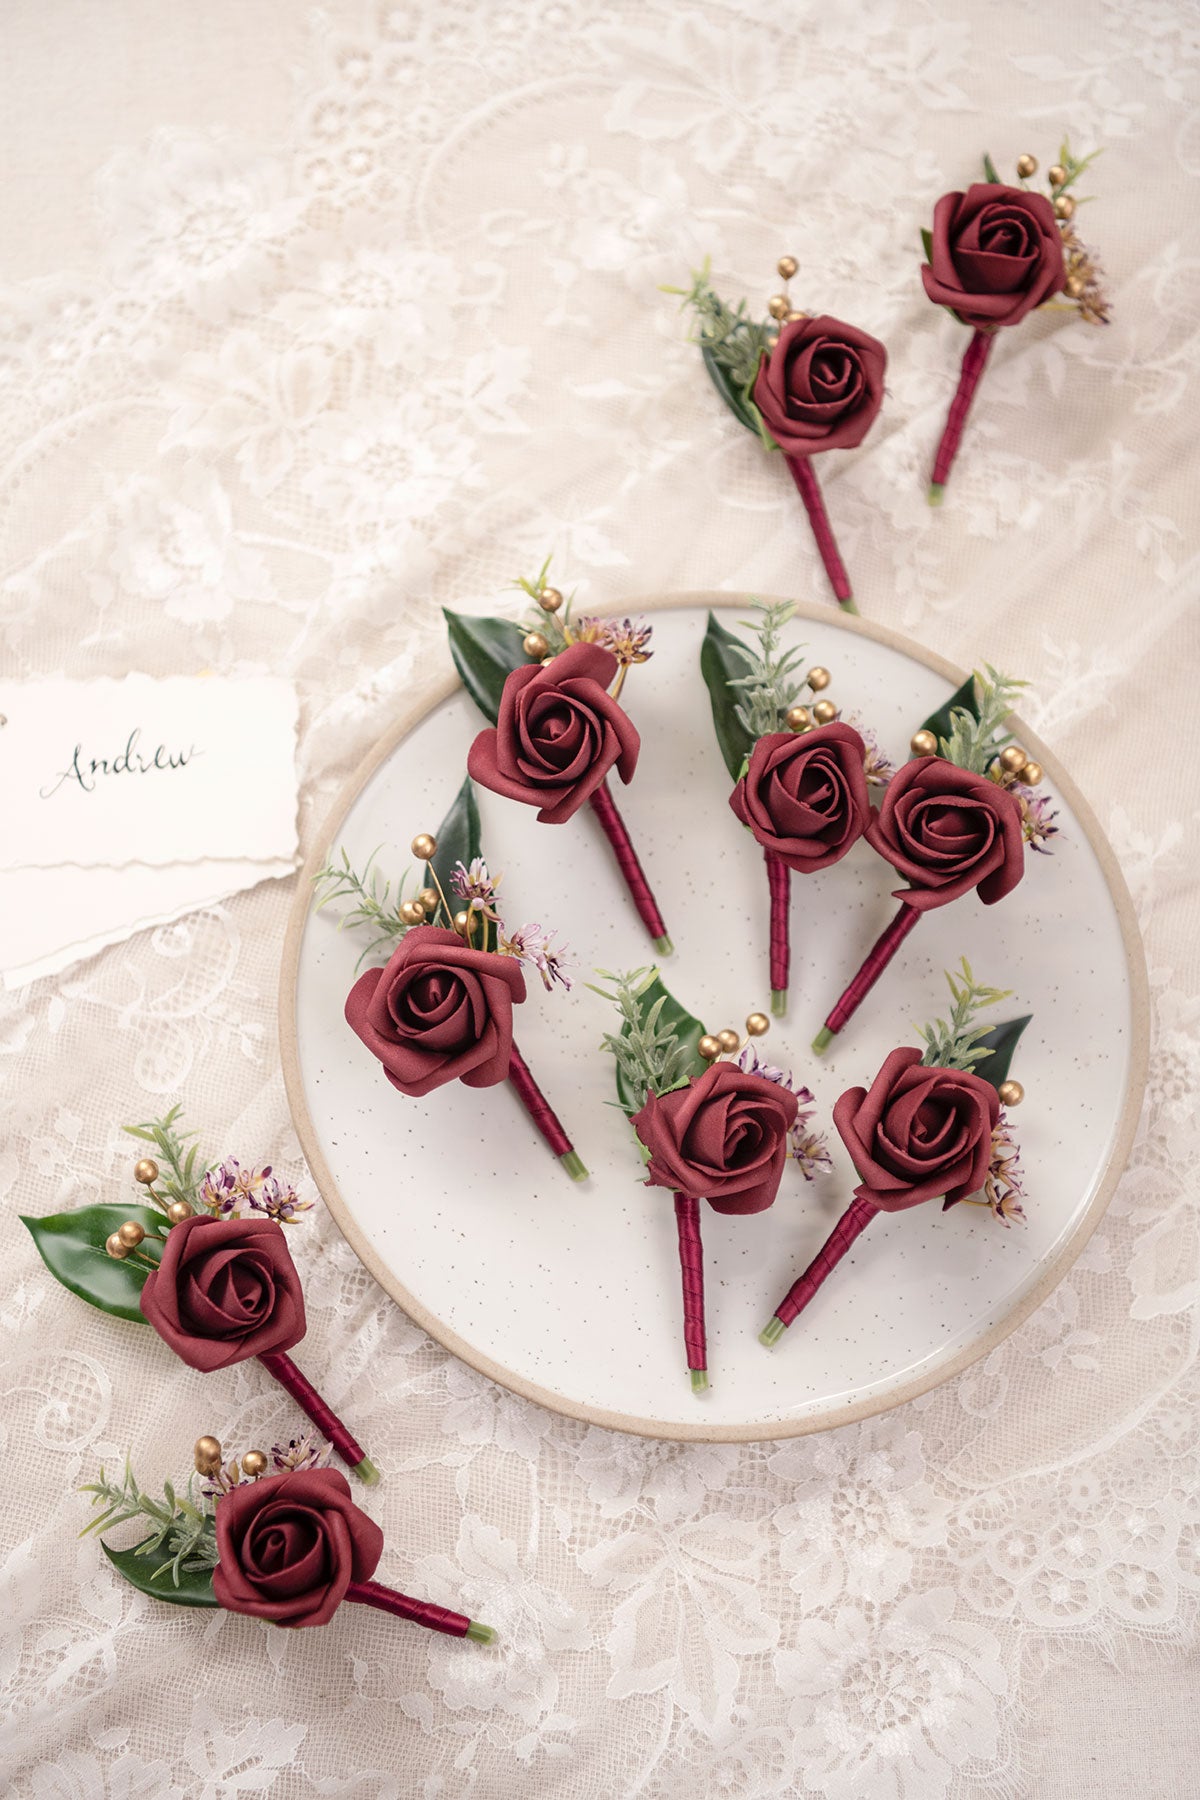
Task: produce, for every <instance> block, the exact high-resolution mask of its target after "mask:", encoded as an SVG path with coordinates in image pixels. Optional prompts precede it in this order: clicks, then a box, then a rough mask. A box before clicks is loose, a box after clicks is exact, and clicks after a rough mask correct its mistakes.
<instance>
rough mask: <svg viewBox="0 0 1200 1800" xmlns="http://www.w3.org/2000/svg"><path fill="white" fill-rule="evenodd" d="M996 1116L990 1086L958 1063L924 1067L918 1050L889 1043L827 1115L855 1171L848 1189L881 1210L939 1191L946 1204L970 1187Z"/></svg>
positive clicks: (986, 1159)
mask: <svg viewBox="0 0 1200 1800" xmlns="http://www.w3.org/2000/svg"><path fill="white" fill-rule="evenodd" d="M999 1116H1000V1100H999V1097H998V1095H997V1093H996V1090H995V1088H994V1087H992V1086H991V1085H990V1084H989V1083H988V1082H986V1081H984V1080H983V1079H982V1078H981V1077H980V1076H978V1075H972V1074H971V1073H970V1072H969V1071H968V1070H966V1069H941V1068H926V1067H925V1066H924V1065H923V1064H922V1062H921V1052H920V1051H919V1050H913V1049H907V1050H893V1051H892V1053H891V1055H890V1056H889V1057H888V1058H887V1060H886V1061H885V1063H884V1065H883V1067H882V1068H881V1069H880V1071H879V1073H878V1075H877V1076H876V1077H875V1080H874V1081H873V1082H872V1083H871V1088H870V1091H869V1092H868V1091H867V1089H866V1088H861V1087H856V1088H850V1089H848V1090H847V1092H846V1093H844V1094H843V1095H842V1097H841V1099H840V1100H838V1101H837V1103H836V1105H835V1106H834V1109H833V1122H834V1124H835V1125H836V1126H837V1129H838V1134H839V1136H840V1137H841V1140H842V1142H843V1143H844V1144H845V1146H846V1148H847V1150H848V1151H849V1152H850V1160H851V1161H852V1162H853V1164H854V1167H855V1168H856V1169H857V1171H858V1173H859V1175H860V1176H861V1178H862V1179H861V1181H860V1183H859V1186H858V1187H856V1188H855V1190H854V1191H855V1193H856V1194H857V1195H858V1197H859V1199H861V1200H866V1201H869V1202H870V1204H871V1205H872V1206H876V1207H878V1208H879V1210H880V1211H881V1212H902V1211H903V1210H904V1208H905V1207H908V1206H916V1205H917V1204H918V1202H920V1201H922V1200H932V1199H934V1198H936V1197H937V1196H938V1195H939V1194H940V1195H942V1196H943V1198H944V1201H945V1204H946V1206H953V1205H954V1202H955V1201H956V1200H962V1199H964V1198H965V1197H966V1195H968V1194H975V1193H978V1191H979V1189H980V1188H981V1187H982V1186H983V1184H984V1181H985V1179H986V1177H987V1172H988V1166H989V1164H990V1163H991V1160H992V1132H993V1130H994V1128H995V1125H996V1121H997V1119H998V1118H999Z"/></svg>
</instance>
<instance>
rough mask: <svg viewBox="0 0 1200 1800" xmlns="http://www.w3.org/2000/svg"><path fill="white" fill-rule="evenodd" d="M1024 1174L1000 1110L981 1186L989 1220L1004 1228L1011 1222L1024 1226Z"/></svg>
mask: <svg viewBox="0 0 1200 1800" xmlns="http://www.w3.org/2000/svg"><path fill="white" fill-rule="evenodd" d="M1024 1183H1025V1171H1024V1169H1022V1167H1021V1154H1020V1151H1019V1150H1018V1148H1017V1141H1016V1139H1015V1138H1014V1136H1013V1133H1012V1125H1011V1123H1010V1121H1009V1117H1008V1114H1007V1113H1006V1112H1005V1111H1004V1109H1003V1107H1001V1109H1000V1117H999V1119H998V1120H997V1122H996V1128H995V1130H994V1131H993V1132H992V1160H991V1163H990V1165H989V1167H988V1172H987V1180H986V1181H985V1182H984V1184H983V1196H984V1204H986V1205H987V1206H989V1207H990V1208H991V1212H992V1217H993V1218H994V1219H999V1221H1000V1223H1001V1224H1002V1225H1003V1226H1005V1227H1007V1226H1008V1225H1010V1224H1011V1222H1012V1220H1013V1219H1020V1221H1021V1223H1022V1224H1024V1223H1025V1208H1024V1207H1023V1206H1022V1204H1021V1202H1022V1200H1023V1199H1024V1198H1025V1185H1024Z"/></svg>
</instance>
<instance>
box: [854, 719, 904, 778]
mask: <svg viewBox="0 0 1200 1800" xmlns="http://www.w3.org/2000/svg"><path fill="white" fill-rule="evenodd" d="M846 723H847V724H848V725H853V727H854V729H855V731H857V733H858V735H859V737H860V738H861V739H862V741H863V743H864V744H865V745H866V747H867V754H866V760H865V761H864V763H863V774H864V775H865V776H866V778H867V785H868V787H877V788H885V787H886V786H887V784H888V782H889V781H890V780H891V779H892V776H893V775H894V774H895V773H896V765H895V763H894V762H893V761H892V759H891V757H890V756H888V754H887V752H886V751H885V750H884V749H883V748H882V746H881V745H880V742H879V739H878V737H877V736H876V735H875V733H874V732H873V731H872V730H871V727H870V726H869V725H868V724H867V723H866V722H865V720H864V719H863V717H862V715H861V714H860V713H856V712H855V713H850V714H849V716H848V717H847V719H846Z"/></svg>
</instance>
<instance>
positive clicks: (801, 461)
mask: <svg viewBox="0 0 1200 1800" xmlns="http://www.w3.org/2000/svg"><path fill="white" fill-rule="evenodd" d="M783 460H784V462H786V464H787V466H788V468H789V469H790V470H791V472H792V480H793V481H794V482H795V484H796V487H797V489H798V490H799V494H800V498H801V499H802V500H803V502H804V510H805V512H806V513H807V514H808V522H809V524H810V525H811V526H812V534H813V537H814V538H815V539H816V543H817V549H818V550H819V551H820V553H821V561H822V562H823V563H824V565H825V573H826V575H828V577H829V585H830V587H831V588H832V589H833V591H834V594H835V595H836V596H837V602H838V605H839V606H844V607H845V608H846V610H847V612H857V611H858V608H857V607H856V606H855V604H854V592H853V589H852V588H851V586H850V577H849V576H848V575H847V573H846V565H845V563H844V562H843V561H842V559H841V555H840V554H839V551H838V547H837V540H836V538H835V537H834V535H833V526H832V525H831V524H830V523H829V514H828V513H827V512H826V511H825V502H824V500H822V498H821V489H820V487H819V486H818V485H817V478H816V475H815V474H814V473H813V466H812V458H811V457H809V456H785V457H784V459H783Z"/></svg>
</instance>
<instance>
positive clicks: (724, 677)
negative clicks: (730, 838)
mask: <svg viewBox="0 0 1200 1800" xmlns="http://www.w3.org/2000/svg"><path fill="white" fill-rule="evenodd" d="M739 641H740V640H739V639H738V638H736V637H734V635H733V633H732V631H726V629H725V627H724V626H723V625H722V624H721V623H720V621H719V620H718V618H717V616H716V614H715V613H711V612H710V613H709V615H708V630H707V631H706V632H705V633H704V642H703V643H702V644H701V646H700V673H701V674H702V675H703V677H704V685H705V686H706V687H707V689H708V697H709V700H710V701H711V703H712V716H713V727H714V729H715V731H716V734H717V743H718V745H719V746H720V750H721V755H722V756H723V757H724V759H725V767H726V768H727V769H728V770H729V773H730V774H731V775H732V777H733V779H734V780H735V781H736V780H737V779H738V777H739V776H740V775H741V772H742V764H743V763H744V762H745V760H746V758H747V757H748V756H749V754H750V752H751V751H752V750H753V748H754V739H753V738H752V737H751V735H750V733H749V732H748V731H747V730H746V727H745V726H744V725H743V724H742V721H741V720H740V719H739V718H738V716H737V712H736V711H735V708H736V706H737V701H738V693H739V690H738V689H737V688H735V687H731V686H730V682H731V681H732V680H733V679H734V678H735V677H737V676H739V675H744V674H745V673H746V664H745V662H744V661H743V659H742V658H741V657H739V656H738V655H737V652H736V650H732V649H731V648H730V645H736V644H737V643H738V642H739Z"/></svg>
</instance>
